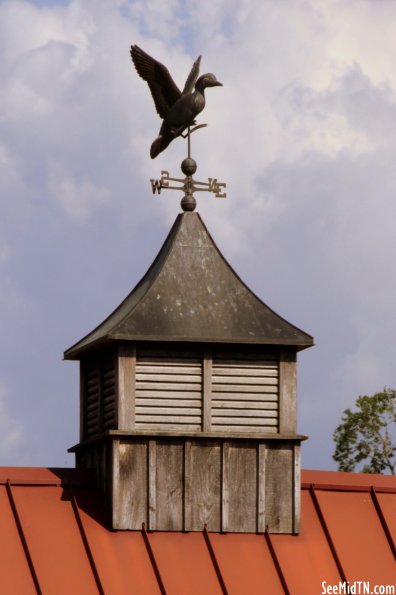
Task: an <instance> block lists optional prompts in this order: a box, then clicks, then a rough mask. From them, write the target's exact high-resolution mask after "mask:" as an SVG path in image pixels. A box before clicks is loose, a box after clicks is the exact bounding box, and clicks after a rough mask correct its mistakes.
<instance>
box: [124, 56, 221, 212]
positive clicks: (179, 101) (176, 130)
mask: <svg viewBox="0 0 396 595" xmlns="http://www.w3.org/2000/svg"><path fill="white" fill-rule="evenodd" d="M131 57H132V61H133V63H134V65H135V68H136V70H137V72H138V74H139V75H140V76H141V77H142V79H143V80H145V81H146V82H147V84H148V86H149V88H150V91H151V95H152V97H153V99H154V103H155V107H156V110H157V112H158V114H159V116H160V117H161V118H162V120H163V122H162V125H161V128H160V131H159V135H158V137H157V138H156V139H155V141H154V142H153V144H152V145H151V149H150V156H151V158H152V159H155V157H157V155H159V153H161V152H162V151H164V150H165V149H166V148H167V147H168V145H169V144H170V143H171V142H172V141H173V140H174V139H175V138H177V137H178V136H182V137H183V138H187V158H186V159H184V160H183V161H182V164H181V170H182V172H183V173H184V175H185V176H186V177H185V178H172V177H170V176H169V172H167V171H162V172H161V178H160V179H159V180H153V179H152V180H150V181H151V187H152V191H153V194H155V193H156V192H158V194H160V193H161V190H162V189H170V190H183V191H184V193H185V194H184V197H183V198H182V201H181V207H182V209H183V210H184V211H193V210H194V209H195V207H196V200H195V198H194V195H193V193H194V192H203V191H205V192H213V193H214V195H215V196H217V197H225V196H226V193H225V192H222V191H223V189H224V188H225V187H226V184H225V183H222V182H218V181H217V179H216V178H208V181H207V182H198V181H196V180H194V179H193V177H192V176H193V175H194V173H195V172H196V170H197V164H196V162H195V160H194V159H192V157H191V134H192V133H193V132H194V131H196V130H198V129H200V128H204V127H205V126H207V125H206V124H199V125H196V121H195V118H196V116H197V115H198V114H199V113H200V112H201V111H202V110H203V109H204V107H205V89H206V88H207V87H218V86H222V84H221V83H220V82H219V81H218V80H217V79H216V77H215V75H214V74H211V73H207V74H203V75H201V76H200V77H199V76H198V75H199V65H200V62H201V56H199V57H198V58H197V60H195V62H194V64H193V66H192V68H191V71H190V74H189V75H188V77H187V80H186V83H185V85H184V89H183V91H180V90H179V88H178V87H177V85H176V84H175V82H174V80H173V79H172V77H171V75H170V74H169V70H168V69H167V68H166V66H164V65H163V64H161V63H160V62H157V60H154V58H152V57H151V56H149V55H148V54H146V52H144V51H143V50H142V49H141V48H139V47H138V46H137V45H133V46H131ZM186 131H187V132H186ZM169 182H179V183H181V185H180V186H171V185H170V184H169Z"/></svg>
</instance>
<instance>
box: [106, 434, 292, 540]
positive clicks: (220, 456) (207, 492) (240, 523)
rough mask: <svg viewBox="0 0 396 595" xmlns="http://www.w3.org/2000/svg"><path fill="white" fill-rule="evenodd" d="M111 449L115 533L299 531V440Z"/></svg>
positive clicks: (159, 442)
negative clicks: (136, 531) (116, 530)
mask: <svg viewBox="0 0 396 595" xmlns="http://www.w3.org/2000/svg"><path fill="white" fill-rule="evenodd" d="M113 449H114V450H113V457H114V462H113V469H114V470H113V475H111V474H109V475H108V477H107V480H106V481H107V482H113V483H112V485H113V496H112V501H113V527H114V528H116V529H135V530H139V529H141V528H142V523H145V524H146V526H147V527H148V528H149V529H150V530H153V531H202V530H203V528H204V527H205V526H206V527H207V530H208V531H226V532H242V533H256V532H257V533H263V532H264V531H265V528H266V527H268V529H269V531H270V532H272V533H293V532H297V531H298V528H299V515H300V510H299V507H300V501H299V489H300V485H299V475H296V469H297V468H299V441H298V440H295V441H291V440H289V441H281V442H279V441H278V443H277V444H274V441H271V439H268V440H232V439H226V440H225V439H224V440H222V439H204V440H195V439H192V440H189V439H169V440H166V439H164V438H161V437H157V438H154V437H147V438H142V437H139V438H134V439H133V438H123V439H117V440H114V442H113Z"/></svg>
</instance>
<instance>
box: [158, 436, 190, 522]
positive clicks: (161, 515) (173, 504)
mask: <svg viewBox="0 0 396 595" xmlns="http://www.w3.org/2000/svg"><path fill="white" fill-rule="evenodd" d="M183 459H184V445H183V443H182V442H179V441H177V442H168V441H166V442H165V441H158V442H157V445H156V460H157V466H156V476H157V481H156V496H155V498H156V505H157V510H156V528H157V529H161V531H182V530H183Z"/></svg>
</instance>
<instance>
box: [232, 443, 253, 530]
mask: <svg viewBox="0 0 396 595" xmlns="http://www.w3.org/2000/svg"><path fill="white" fill-rule="evenodd" d="M227 468H228V470H227V481H228V485H227V492H228V518H227V523H228V530H229V531H234V532H240V533H241V532H242V533H245V532H246V533H255V532H256V528H257V448H256V445H255V444H254V443H253V444H252V443H251V442H242V441H235V442H230V443H229V448H228V462H227Z"/></svg>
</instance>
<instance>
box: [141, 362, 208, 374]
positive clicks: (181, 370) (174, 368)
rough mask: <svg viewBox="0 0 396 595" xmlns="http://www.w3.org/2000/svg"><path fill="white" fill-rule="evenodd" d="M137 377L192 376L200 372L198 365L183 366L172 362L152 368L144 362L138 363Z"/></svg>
mask: <svg viewBox="0 0 396 595" xmlns="http://www.w3.org/2000/svg"><path fill="white" fill-rule="evenodd" d="M138 367H139V375H140V374H165V375H168V374H175V373H178V374H194V375H197V374H198V372H199V370H200V365H199V364H196V365H191V366H184V365H182V364H175V363H173V362H170V363H163V365H160V364H158V365H156V366H153V365H152V364H149V363H147V364H146V363H145V362H144V361H139V362H138Z"/></svg>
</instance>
